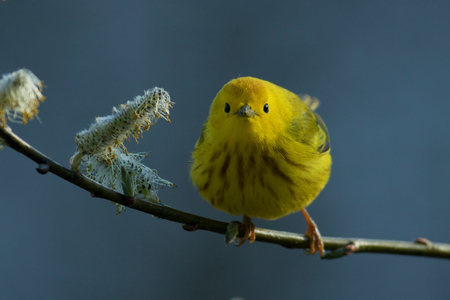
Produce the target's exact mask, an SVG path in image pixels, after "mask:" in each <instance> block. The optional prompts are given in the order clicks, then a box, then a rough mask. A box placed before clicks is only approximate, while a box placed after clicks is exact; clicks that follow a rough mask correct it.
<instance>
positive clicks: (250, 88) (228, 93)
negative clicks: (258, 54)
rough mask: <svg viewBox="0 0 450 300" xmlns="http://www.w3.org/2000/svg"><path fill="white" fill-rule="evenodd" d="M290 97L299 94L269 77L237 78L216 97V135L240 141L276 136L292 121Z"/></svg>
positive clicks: (213, 122) (213, 119) (211, 119)
mask: <svg viewBox="0 0 450 300" xmlns="http://www.w3.org/2000/svg"><path fill="white" fill-rule="evenodd" d="M289 97H290V98H294V97H297V96H296V95H294V94H293V93H291V92H289V91H287V90H285V89H283V88H281V87H279V86H276V85H274V84H272V83H270V82H268V81H265V80H261V79H257V78H253V77H240V78H237V79H233V80H231V81H230V82H228V83H227V84H225V85H224V86H223V88H222V89H221V90H220V91H219V93H218V94H217V96H216V98H215V99H214V101H213V103H212V105H211V110H210V115H209V125H210V126H211V130H212V131H213V132H214V134H217V135H219V134H221V135H224V136H230V137H232V138H237V139H239V140H242V139H252V138H256V139H259V140H260V139H267V138H269V139H270V138H274V137H276V135H277V134H279V133H280V132H281V131H282V130H285V128H286V126H288V125H289V123H290V121H291V120H292V114H293V113H294V112H293V111H292V109H291V106H292V103H291V102H290V100H289V99H287V98H289ZM297 98H298V97H297Z"/></svg>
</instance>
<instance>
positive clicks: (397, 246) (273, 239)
mask: <svg viewBox="0 0 450 300" xmlns="http://www.w3.org/2000/svg"><path fill="white" fill-rule="evenodd" d="M0 137H1V138H2V139H3V140H4V144H5V146H8V147H10V148H12V149H14V150H16V151H18V152H20V153H22V154H23V155H25V156H26V157H28V158H30V159H31V160H33V161H35V162H36V163H37V164H38V165H39V167H38V168H37V170H38V172H39V173H40V174H45V173H47V172H51V173H53V174H55V175H56V176H58V177H61V178H62V179H64V180H67V181H69V182H71V183H73V184H74V185H77V186H79V187H80V188H82V189H84V190H86V191H89V192H90V193H91V194H92V195H94V196H96V197H99V198H103V199H107V200H111V201H114V202H116V203H119V204H121V205H123V206H126V207H130V208H132V209H136V210H139V211H142V212H145V213H148V214H151V215H154V216H156V217H158V218H161V219H166V220H169V221H173V222H177V223H181V224H182V226H183V228H184V229H186V230H188V231H195V230H206V231H211V232H216V233H219V234H222V235H224V234H225V233H226V231H227V226H228V224H229V223H226V222H221V221H217V220H213V219H208V218H205V217H201V216H197V215H194V214H190V213H187V212H183V211H179V210H176V209H174V208H170V207H168V206H164V205H161V204H154V203H150V202H147V201H143V200H141V199H135V198H133V200H134V201H130V199H129V197H128V198H127V197H125V196H124V195H122V194H120V193H117V192H115V191H113V190H111V189H108V188H106V187H104V186H102V185H100V184H98V183H96V182H94V181H92V180H90V179H89V178H86V177H84V176H83V175H82V174H80V173H79V172H74V171H72V170H69V169H67V168H64V167H63V166H61V165H60V164H58V163H57V162H55V161H53V160H52V159H51V158H49V157H47V156H45V155H44V154H42V153H41V152H39V151H38V150H36V149H34V148H33V147H32V146H30V145H29V144H28V143H26V142H25V141H23V140H22V139H21V138H20V137H18V136H17V135H15V134H14V133H13V132H12V131H11V129H10V128H9V127H6V128H1V127H0ZM244 234H245V232H239V234H238V237H242V236H243V235H244ZM256 240H257V241H259V242H265V243H271V244H278V245H281V246H283V247H286V248H302V249H307V248H309V240H308V239H307V238H305V237H304V236H303V235H300V234H295V233H290V232H282V231H276V230H269V229H262V228H256ZM423 240H426V239H423V238H422V239H418V240H417V241H416V242H404V241H388V240H372V239H358V238H335V237H323V242H324V245H325V249H326V250H330V252H329V253H328V254H326V255H325V257H324V258H325V259H327V258H328V259H330V258H338V257H342V256H345V255H349V254H351V253H386V254H401V255H415V256H427V257H437V258H450V244H440V243H432V242H430V241H428V240H426V243H424V242H423Z"/></svg>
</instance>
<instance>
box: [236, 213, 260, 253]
mask: <svg viewBox="0 0 450 300" xmlns="http://www.w3.org/2000/svg"><path fill="white" fill-rule="evenodd" d="M241 226H242V227H243V229H244V230H245V235H244V236H243V237H241V238H239V237H238V238H236V241H237V243H235V245H236V246H241V245H242V244H244V243H245V241H246V240H248V241H249V243H250V244H251V243H253V242H254V241H255V238H256V232H255V228H256V227H255V224H253V223H252V219H251V218H249V217H246V216H243V217H242V223H241Z"/></svg>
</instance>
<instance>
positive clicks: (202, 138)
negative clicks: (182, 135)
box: [194, 118, 208, 149]
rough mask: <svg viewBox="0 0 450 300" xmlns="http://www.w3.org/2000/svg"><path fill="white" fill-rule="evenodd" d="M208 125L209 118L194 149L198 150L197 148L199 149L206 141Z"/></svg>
mask: <svg viewBox="0 0 450 300" xmlns="http://www.w3.org/2000/svg"><path fill="white" fill-rule="evenodd" d="M206 123H208V118H206V120H205V122H204V123H203V126H202V133H201V134H200V137H199V138H198V140H197V143H196V144H195V146H194V149H197V147H199V146H200V145H201V144H203V142H204V141H205V135H206V130H207V128H208V127H207V126H206Z"/></svg>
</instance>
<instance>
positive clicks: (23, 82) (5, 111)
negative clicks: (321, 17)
mask: <svg viewBox="0 0 450 300" xmlns="http://www.w3.org/2000/svg"><path fill="white" fill-rule="evenodd" d="M42 87H43V82H42V81H41V80H39V78H37V77H36V75H34V74H33V72H31V71H30V70H27V69H20V70H17V71H15V72H13V73H9V74H5V75H3V76H2V79H0V125H3V126H5V125H6V119H8V120H10V121H12V122H22V123H23V124H26V123H27V122H28V120H32V119H33V118H34V117H35V116H36V115H37V113H38V109H37V108H38V106H39V104H40V102H42V101H44V100H45V97H44V95H42V93H41V92H42Z"/></svg>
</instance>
